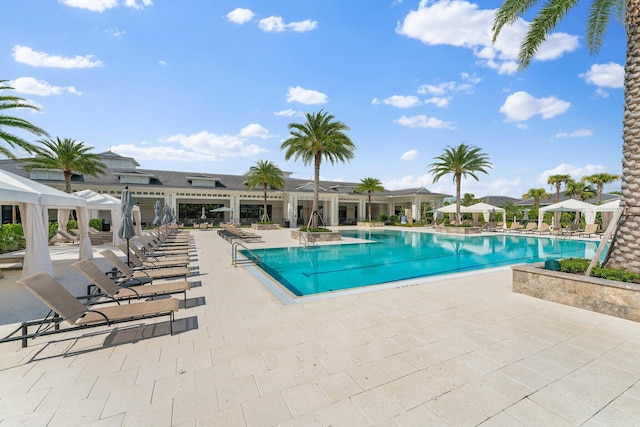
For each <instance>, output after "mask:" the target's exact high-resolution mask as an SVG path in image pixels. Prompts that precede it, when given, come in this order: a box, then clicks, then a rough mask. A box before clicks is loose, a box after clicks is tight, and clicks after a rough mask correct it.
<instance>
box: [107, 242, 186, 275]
mask: <svg viewBox="0 0 640 427" xmlns="http://www.w3.org/2000/svg"><path fill="white" fill-rule="evenodd" d="M100 255H102V256H104V257H105V258H106V259H107V260H108V261H109V262H110V263H111V264H113V265H114V266H115V267H116V269H118V271H119V272H120V274H122V276H123V277H124V278H126V279H137V278H142V279H144V278H147V277H148V278H150V279H170V278H174V277H184V278H186V277H187V276H188V275H189V273H190V271H191V270H189V268H188V267H172V268H155V269H145V270H143V269H133V268H131V267H129V266H128V265H127V263H126V262H124V261H122V260H121V259H120V258H119V257H118V255H116V254H115V253H114V252H113V251H112V250H110V249H105V250H104V251H101V252H100Z"/></svg>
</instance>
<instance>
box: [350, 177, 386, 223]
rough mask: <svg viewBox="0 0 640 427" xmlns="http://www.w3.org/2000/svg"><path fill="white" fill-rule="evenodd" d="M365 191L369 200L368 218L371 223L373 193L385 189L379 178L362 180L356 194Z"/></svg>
mask: <svg viewBox="0 0 640 427" xmlns="http://www.w3.org/2000/svg"><path fill="white" fill-rule="evenodd" d="M365 191H366V192H367V199H368V204H367V205H368V209H367V213H368V215H367V216H368V219H369V221H371V193H373V192H374V191H384V187H383V186H382V182H380V180H379V179H378V178H362V179H361V180H360V184H358V185H357V186H356V193H364V192H365Z"/></svg>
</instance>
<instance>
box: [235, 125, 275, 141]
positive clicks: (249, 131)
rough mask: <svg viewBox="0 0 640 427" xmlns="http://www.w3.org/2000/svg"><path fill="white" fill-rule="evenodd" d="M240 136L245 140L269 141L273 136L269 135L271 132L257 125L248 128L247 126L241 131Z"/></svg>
mask: <svg viewBox="0 0 640 427" xmlns="http://www.w3.org/2000/svg"><path fill="white" fill-rule="evenodd" d="M240 136H241V137H245V138H261V139H267V138H271V137H272V136H271V135H270V134H269V131H268V130H267V129H265V128H263V127H262V126H260V125H259V124H257V123H251V124H250V125H248V126H245V127H244V128H242V130H240Z"/></svg>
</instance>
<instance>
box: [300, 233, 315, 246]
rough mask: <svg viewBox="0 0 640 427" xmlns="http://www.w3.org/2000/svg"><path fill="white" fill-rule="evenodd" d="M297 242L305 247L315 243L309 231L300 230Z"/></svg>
mask: <svg viewBox="0 0 640 427" xmlns="http://www.w3.org/2000/svg"><path fill="white" fill-rule="evenodd" d="M298 243H300V244H301V245H302V244H304V247H305V248H307V247H309V246H311V247H314V246H315V245H316V238H315V237H313V235H312V234H311V233H306V232H304V231H301V232H300V234H299V235H298Z"/></svg>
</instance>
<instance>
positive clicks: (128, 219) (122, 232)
mask: <svg viewBox="0 0 640 427" xmlns="http://www.w3.org/2000/svg"><path fill="white" fill-rule="evenodd" d="M120 203H121V206H120V211H121V213H122V220H121V221H120V226H119V227H118V237H120V238H121V239H126V241H127V264H128V263H129V256H130V254H129V250H128V249H129V239H131V238H132V237H134V236H135V235H136V230H135V228H134V227H133V217H132V215H131V214H132V212H133V197H132V196H131V192H130V191H129V187H125V188H124V190H123V191H122V199H121V201H120Z"/></svg>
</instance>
